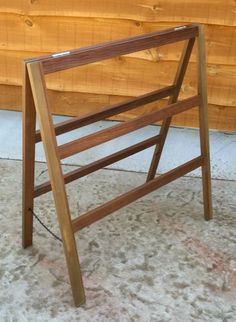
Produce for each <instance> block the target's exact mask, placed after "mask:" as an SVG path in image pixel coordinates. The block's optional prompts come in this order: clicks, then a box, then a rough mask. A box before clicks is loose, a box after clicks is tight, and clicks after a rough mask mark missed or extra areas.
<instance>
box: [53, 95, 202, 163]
mask: <svg viewBox="0 0 236 322" xmlns="http://www.w3.org/2000/svg"><path fill="white" fill-rule="evenodd" d="M197 105H199V96H198V95H196V96H193V97H190V98H188V99H185V100H183V101H180V102H177V103H174V104H170V105H167V106H166V107H164V108H162V109H160V110H158V111H154V112H152V113H149V114H147V115H143V116H140V117H137V118H135V119H133V120H130V121H127V122H124V123H120V124H117V125H115V126H112V127H110V128H108V129H104V130H101V131H98V132H96V133H93V134H90V135H87V136H85V137H83V138H81V139H78V140H74V141H72V142H69V143H65V144H63V145H61V146H59V147H58V152H59V156H60V159H64V158H67V157H69V156H71V155H73V154H76V153H79V152H82V151H85V150H87V149H90V148H92V147H94V146H96V145H99V144H102V143H104V142H107V141H110V140H112V139H115V138H117V137H119V136H121V135H124V134H127V133H129V132H132V131H135V130H138V129H140V128H142V127H145V126H147V125H149V124H151V123H153V122H157V121H160V120H162V119H165V118H168V117H170V116H173V115H175V114H178V113H181V112H184V111H186V110H187V109H189V108H192V107H194V106H197Z"/></svg>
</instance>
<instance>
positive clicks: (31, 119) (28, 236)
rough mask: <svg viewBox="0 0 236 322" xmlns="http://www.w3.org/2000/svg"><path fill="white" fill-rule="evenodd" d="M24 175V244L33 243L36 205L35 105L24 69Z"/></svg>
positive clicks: (29, 244) (24, 245) (25, 245)
mask: <svg viewBox="0 0 236 322" xmlns="http://www.w3.org/2000/svg"><path fill="white" fill-rule="evenodd" d="M23 74H24V78H23V95H22V96H23V177H22V184H23V187H22V191H23V198H22V199H23V202H22V246H23V247H24V248H26V247H28V246H31V245H32V240H33V216H32V213H31V211H30V209H32V210H33V205H34V195H33V193H34V161H35V160H34V159H35V122H36V116H35V107H34V101H33V96H32V92H31V87H30V82H29V77H28V72H27V70H26V66H25V65H24V70H23Z"/></svg>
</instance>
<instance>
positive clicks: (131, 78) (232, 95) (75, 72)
mask: <svg viewBox="0 0 236 322" xmlns="http://www.w3.org/2000/svg"><path fill="white" fill-rule="evenodd" d="M31 54H32V53H31ZM32 55H33V54H32ZM34 55H35V56H37V55H38V53H34ZM23 58H24V54H22V53H21V52H11V51H8V52H6V51H0V70H1V73H0V83H1V84H8V85H21V82H22V66H21V62H22V59H23ZM196 67H197V66H196V64H195V63H190V64H189V68H188V71H187V74H186V79H185V81H184V85H183V87H182V90H181V95H180V97H181V98H186V97H188V96H191V95H194V94H195V92H196V83H197V78H196ZM176 68H177V62H163V61H159V62H152V61H143V63H142V64H140V61H139V59H137V58H131V57H123V56H122V57H118V58H115V59H112V60H105V61H102V62H98V63H94V64H90V65H88V66H81V67H78V68H73V69H70V70H67V71H63V72H60V73H55V74H52V75H48V76H47V80H48V81H47V83H48V87H49V88H50V89H53V90H59V91H69V92H83V93H95V94H107V95H121V96H138V95H140V94H145V93H146V92H150V91H154V90H156V89H159V88H160V87H165V86H169V85H170V84H171V82H172V81H173V79H174V73H175V70H176ZM207 75H208V86H209V91H208V94H209V103H210V104H216V105H222V106H224V105H226V106H227V105H228V106H235V105H236V91H235V88H236V66H229V65H211V64H208V70H207Z"/></svg>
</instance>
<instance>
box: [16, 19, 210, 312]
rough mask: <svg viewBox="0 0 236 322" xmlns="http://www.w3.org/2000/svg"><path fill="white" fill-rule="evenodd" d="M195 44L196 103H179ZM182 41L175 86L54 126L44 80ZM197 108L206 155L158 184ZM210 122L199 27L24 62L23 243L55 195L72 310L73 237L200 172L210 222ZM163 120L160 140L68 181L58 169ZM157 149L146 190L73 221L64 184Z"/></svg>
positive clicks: (80, 295) (75, 281)
mask: <svg viewBox="0 0 236 322" xmlns="http://www.w3.org/2000/svg"><path fill="white" fill-rule="evenodd" d="M195 39H197V40H198V41H197V43H198V47H197V51H198V92H197V93H196V95H194V96H192V97H189V98H186V99H184V100H182V101H179V100H178V98H179V93H180V90H181V86H182V83H183V80H184V77H185V74H186V70H187V67H188V63H189V59H190V56H191V53H192V50H193V46H194V44H195ZM178 41H185V46H184V49H183V52H182V55H181V59H180V62H179V66H178V69H177V72H176V75H175V79H174V82H173V84H172V85H170V86H167V87H164V88H162V89H159V90H156V91H153V92H150V93H147V94H144V95H141V96H139V97H136V98H132V99H129V100H126V101H125V102H121V103H118V104H115V105H113V106H110V107H105V108H103V109H101V110H100V111H97V112H96V113H91V114H87V115H84V116H82V117H75V118H74V119H70V120H67V121H65V122H61V123H58V124H56V125H55V126H54V124H53V121H52V115H51V113H50V108H49V103H48V96H47V88H46V83H45V75H46V74H49V73H54V72H56V71H62V70H65V69H68V68H73V67H77V66H81V65H85V64H90V63H93V62H97V61H101V60H104V59H109V58H113V57H116V56H119V55H125V54H129V53H132V52H136V51H140V50H144V49H149V48H152V47H158V46H163V45H167V44H171V43H175V42H178ZM164 97H169V101H168V104H167V106H165V107H163V108H161V109H158V110H155V111H152V112H150V113H148V114H146V115H142V116H139V117H136V118H134V119H132V120H129V121H126V122H124V123H120V124H117V125H115V126H112V127H110V128H107V129H104V130H101V131H97V132H96V133H92V134H90V135H87V136H85V137H82V138H79V139H76V140H74V141H72V142H68V143H66V144H62V145H58V144H57V141H56V135H60V134H63V133H66V132H68V131H72V130H74V129H77V128H80V127H82V126H85V125H88V124H92V123H94V122H97V121H99V120H102V119H105V118H108V117H110V116H113V115H116V114H119V113H121V112H125V111H128V110H131V109H133V108H138V107H139V106H142V105H144V104H147V103H151V102H155V101H156V100H158V99H161V98H164ZM195 106H198V107H199V120H200V122H199V123H200V146H201V154H200V156H199V157H197V158H195V159H193V160H190V161H188V162H186V163H184V164H182V165H180V166H178V167H177V168H175V169H173V170H170V171H168V172H167V173H165V174H162V175H161V176H158V177H155V176H156V171H157V167H158V164H159V161H160V158H161V155H162V151H163V148H164V144H165V140H166V137H167V134H168V130H169V126H170V123H171V119H172V117H173V116H174V115H176V114H178V113H181V112H184V111H186V110H187V109H190V108H193V107H195ZM36 116H37V119H38V122H39V131H36V129H35V124H36ZM207 119H208V118H207V85H206V60H205V41H204V32H203V27H202V26H200V25H198V24H192V25H188V26H179V27H176V28H171V29H168V30H164V31H159V32H154V33H149V34H145V35H140V36H136V37H131V38H127V39H122V40H116V41H112V42H109V43H105V44H99V45H95V46H90V47H86V48H81V49H73V50H69V51H66V52H63V53H55V54H53V55H47V56H43V57H38V58H34V59H29V60H27V61H25V62H24V79H23V208H22V213H23V216H22V219H23V220H22V222H23V234H22V236H23V237H22V244H23V247H28V246H30V245H32V236H33V219H32V218H33V217H32V211H33V209H34V199H35V198H36V197H39V196H41V195H42V194H44V193H46V192H49V191H51V190H52V192H53V197H54V202H55V208H56V213H57V218H58V222H59V227H60V231H61V237H62V241H63V246H64V252H65V257H66V261H67V267H68V273H69V278H70V283H71V288H72V293H73V298H74V303H75V305H76V306H79V305H81V304H82V303H84V302H85V293H84V287H83V281H82V274H81V270H80V264H79V258H78V253H77V247H76V243H75V238H74V233H75V232H76V231H78V230H80V229H82V228H84V227H86V226H88V225H90V224H92V223H94V222H96V221H98V220H100V219H102V218H104V217H105V216H107V215H109V214H111V213H112V212H113V211H115V210H118V209H120V208H121V207H124V206H126V205H128V204H129V203H131V202H133V201H135V200H137V199H138V198H141V197H143V196H145V195H146V194H147V193H149V192H152V191H154V190H155V189H157V188H160V187H162V186H163V185H166V184H167V183H169V182H171V181H173V180H175V179H177V178H179V177H181V176H183V175H185V174H187V173H189V172H191V171H193V170H194V169H196V168H198V167H201V169H202V184H203V201H204V217H205V219H206V220H209V219H211V218H212V202H211V181H210V158H209V138H208V124H207ZM160 120H163V123H162V126H161V130H160V133H157V134H156V135H155V136H153V137H151V138H148V139H146V140H144V141H142V142H139V143H136V144H134V145H131V146H129V147H127V148H125V149H122V150H120V151H118V152H115V153H113V154H110V155H108V156H106V157H103V158H101V159H100V160H97V161H94V162H92V163H90V164H87V165H85V166H83V167H81V168H79V169H76V170H73V171H71V172H69V173H67V174H63V172H62V167H61V163H60V161H61V159H64V158H66V157H69V156H71V155H73V154H75V153H79V152H82V151H84V150H87V149H90V148H92V147H95V146H97V145H100V144H102V143H105V142H108V141H110V140H113V139H115V138H118V137H120V136H121V135H125V134H127V133H129V132H132V131H135V130H137V129H140V128H143V127H145V126H147V125H149V124H152V123H154V122H157V121H160ZM40 141H42V142H43V146H44V150H45V155H46V160H47V165H48V171H49V179H50V180H49V181H47V182H44V183H42V184H40V185H36V186H35V174H34V169H35V146H36V143H37V142H40ZM153 145H155V150H154V154H153V157H152V161H151V165H150V169H149V171H148V175H147V181H146V183H143V184H142V185H140V186H138V187H136V188H134V189H133V190H131V191H128V192H126V193H124V194H123V195H121V196H118V197H116V198H115V199H113V200H110V201H108V202H107V203H105V204H103V205H100V206H99V207H97V208H95V209H93V210H90V211H88V212H87V213H85V214H83V215H81V216H79V217H78V218H76V219H73V220H72V219H71V215H70V209H69V204H68V198H67V195H66V190H65V184H67V183H69V182H72V181H74V180H76V179H79V178H81V177H83V176H85V175H88V174H90V173H92V172H94V171H96V170H98V169H101V168H103V167H106V166H108V165H110V164H112V163H114V162H117V161H119V160H122V159H124V158H126V157H128V156H130V155H133V154H135V153H138V152H140V151H142V150H144V149H147V148H149V147H151V146H153Z"/></svg>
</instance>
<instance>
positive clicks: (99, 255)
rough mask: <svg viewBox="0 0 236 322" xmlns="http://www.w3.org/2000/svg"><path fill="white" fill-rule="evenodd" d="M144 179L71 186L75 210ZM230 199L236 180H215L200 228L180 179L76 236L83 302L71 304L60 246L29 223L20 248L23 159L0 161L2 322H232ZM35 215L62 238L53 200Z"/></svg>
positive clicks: (196, 204) (194, 202)
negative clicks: (29, 238) (28, 239)
mask: <svg viewBox="0 0 236 322" xmlns="http://www.w3.org/2000/svg"><path fill="white" fill-rule="evenodd" d="M71 168H73V167H71V166H70V167H69V166H67V167H65V169H71ZM44 169H45V164H38V165H37V177H38V179H39V180H43V179H44V180H45V178H46V174H47V173H46V172H43V170H44ZM144 180H145V175H144V174H137V173H129V172H121V171H111V170H101V171H99V172H97V173H96V174H92V175H91V176H89V177H87V178H84V179H81V180H79V181H76V182H74V183H73V184H70V185H68V193H69V195H70V204H71V209H72V211H73V214H74V215H77V214H78V213H83V212H85V211H86V210H87V209H90V208H93V207H94V206H96V205H98V204H99V203H101V202H102V201H104V200H107V199H109V198H111V197H112V196H115V195H118V194H121V193H122V192H124V191H126V190H128V189H130V188H131V187H134V186H136V185H138V184H139V183H141V182H143V181H144ZM235 194H236V182H230V181H219V180H218V181H213V195H214V215H215V218H214V220H212V221H210V222H205V221H204V220H203V214H202V212H203V209H202V197H201V180H200V179H198V178H182V179H179V180H178V181H176V182H174V183H172V184H170V185H168V186H166V187H164V188H162V189H160V190H157V191H156V192H154V193H152V194H150V195H148V196H146V197H145V198H143V199H140V200H139V201H137V202H135V203H133V204H131V205H130V206H128V207H126V208H123V209H121V210H120V211H118V212H116V213H114V214H113V215H111V216H110V217H108V218H106V219H104V220H102V221H100V222H99V223H95V224H93V225H92V226H90V227H88V228H85V229H84V230H82V231H81V232H79V233H78V234H77V235H76V239H77V242H78V249H79V253H80V260H81V265H82V270H83V279H84V284H85V289H86V296H87V303H86V305H85V306H84V307H81V308H75V307H74V306H73V301H72V295H71V290H70V285H69V284H68V275H67V269H66V266H65V261H64V255H63V250H62V246H61V244H60V243H59V242H58V241H57V240H54V239H53V238H52V237H51V236H49V235H48V233H47V232H46V231H45V230H44V229H43V228H42V227H41V226H40V225H39V224H38V223H37V222H35V232H34V246H33V247H31V248H29V249H26V250H23V249H22V248H21V162H20V161H6V160H0V263H1V265H0V321H3V322H5V321H6V322H8V321H9V322H10V321H17V322H18V321H20V322H21V321H34V322H35V321H36V322H37V321H40V322H42V321H57V322H58V321H83V322H84V321H89V322H90V321H99V322H100V321H101V322H106V321H107V322H108V321H109V322H110V321H117V322H123V321H124V322H129V321H135V322H136V321H140V322H143V321H145V322H146V321H154V322H155V321H173V322H185V321H186V322H191V321H210V322H218V321H222V322H235V321H236V300H235V299H236V198H235ZM35 212H36V213H37V214H38V215H39V216H40V218H41V219H42V220H43V221H44V222H45V223H46V224H47V225H48V226H49V227H51V228H52V229H53V230H54V232H56V233H57V234H59V231H58V226H57V222H56V216H55V213H54V206H53V202H52V199H51V194H48V195H45V196H43V197H40V198H39V199H37V200H36V204H35Z"/></svg>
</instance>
